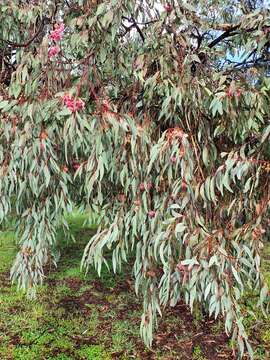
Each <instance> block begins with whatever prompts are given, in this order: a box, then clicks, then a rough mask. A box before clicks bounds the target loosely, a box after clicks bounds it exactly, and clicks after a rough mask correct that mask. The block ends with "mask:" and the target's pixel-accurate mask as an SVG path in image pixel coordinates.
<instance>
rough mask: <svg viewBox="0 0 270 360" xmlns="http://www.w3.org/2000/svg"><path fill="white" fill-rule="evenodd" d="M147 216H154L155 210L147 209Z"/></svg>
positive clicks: (151, 217)
mask: <svg viewBox="0 0 270 360" xmlns="http://www.w3.org/2000/svg"><path fill="white" fill-rule="evenodd" d="M148 216H149V217H150V219H153V218H154V217H155V216H156V212H155V211H154V210H151V211H148Z"/></svg>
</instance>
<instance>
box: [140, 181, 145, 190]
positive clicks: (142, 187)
mask: <svg viewBox="0 0 270 360" xmlns="http://www.w3.org/2000/svg"><path fill="white" fill-rule="evenodd" d="M139 189H140V191H144V190H145V186H144V183H141V184H140V185H139Z"/></svg>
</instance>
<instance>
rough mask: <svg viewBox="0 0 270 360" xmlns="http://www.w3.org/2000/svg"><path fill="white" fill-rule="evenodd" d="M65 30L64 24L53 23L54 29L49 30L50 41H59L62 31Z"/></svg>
mask: <svg viewBox="0 0 270 360" xmlns="http://www.w3.org/2000/svg"><path fill="white" fill-rule="evenodd" d="M64 30H65V27H64V24H57V25H55V29H54V30H53V31H51V34H50V38H51V40H52V41H55V42H57V41H60V40H61V39H62V37H63V32H64Z"/></svg>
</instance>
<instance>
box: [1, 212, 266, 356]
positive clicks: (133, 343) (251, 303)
mask: <svg viewBox="0 0 270 360" xmlns="http://www.w3.org/2000/svg"><path fill="white" fill-rule="evenodd" d="M68 220H69V223H70V225H71V228H72V232H73V234H74V236H75V239H76V242H75V243H74V242H69V243H68V244H67V243H66V242H65V241H64V240H63V239H64V236H63V234H61V233H60V234H59V237H60V241H61V242H62V247H63V246H64V251H63V250H62V256H61V258H60V261H59V264H58V268H57V270H55V269H54V268H53V267H52V268H49V267H48V269H46V273H47V277H46V279H45V282H44V284H43V285H42V286H40V287H39V289H38V293H37V297H36V299H34V300H29V299H27V298H26V297H25V294H23V292H21V291H17V290H16V287H15V286H11V284H10V281H9V268H10V264H11V263H12V259H13V257H14V254H15V253H16V243H15V238H14V233H13V232H12V231H11V230H10V231H8V230H7V231H5V232H2V233H0V359H1V360H8V359H12V360H13V359H14V360H43V359H48V360H53V359H54V360H77V359H78V360H80V359H81V360H83V359H91V360H103V359H104V360H109V359H122V360H124V359H164V360H169V359H186V360H206V359H209V360H211V359H233V358H234V357H233V353H232V350H231V346H230V340H229V339H228V338H227V336H226V335H225V334H224V332H223V324H222V319H220V320H218V321H214V320H212V319H209V318H206V319H204V318H203V317H202V315H201V313H200V311H199V308H198V307H197V308H195V311H194V313H193V314H191V313H190V312H189V310H188V308H187V307H186V306H185V304H184V303H180V304H178V305H177V306H176V307H175V308H171V309H168V310H167V311H166V313H165V314H164V317H163V318H162V319H160V322H159V329H158V331H157V332H156V334H155V342H154V346H153V349H152V350H148V349H146V348H145V346H144V345H143V343H142V340H141V338H140V336H139V324H140V316H141V310H142V309H141V302H140V299H138V298H136V296H135V294H134V291H133V285H132V284H133V283H132V278H131V275H130V271H129V270H130V269H129V268H128V267H127V268H126V269H125V271H124V272H123V274H122V275H117V276H115V275H113V274H112V273H110V272H108V271H107V270H106V269H104V270H103V272H102V275H101V278H99V277H98V276H97V274H96V272H95V271H94V270H93V269H92V270H90V272H89V273H88V274H87V275H86V276H85V275H84V274H83V273H81V271H80V259H81V255H82V251H83V248H84V246H85V244H86V243H87V240H88V239H89V237H90V236H91V234H92V233H93V231H94V230H93V229H92V228H91V226H83V220H84V216H82V215H78V214H75V215H73V216H70V217H69V219H68ZM61 238H63V239H61ZM264 271H265V273H266V276H267V277H268V282H269V285H270V247H269V246H267V247H266V250H265V259H264ZM256 301H257V294H256V293H255V292H250V293H247V295H246V296H245V298H244V299H243V304H242V309H243V315H244V316H245V323H246V326H247V329H248V332H249V334H250V339H251V342H252V344H253V348H254V350H255V359H262V360H265V359H270V330H269V329H270V320H269V319H267V318H265V317H264V316H263V314H262V313H261V311H260V309H257V308H256V307H255V304H256ZM250 310H252V311H253V312H254V313H255V314H254V315H255V316H256V317H254V315H252V314H251V313H250Z"/></svg>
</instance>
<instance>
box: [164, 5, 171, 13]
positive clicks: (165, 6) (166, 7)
mask: <svg viewBox="0 0 270 360" xmlns="http://www.w3.org/2000/svg"><path fill="white" fill-rule="evenodd" d="M164 9H165V11H167V12H171V11H172V9H173V7H172V5H171V4H166V5H164Z"/></svg>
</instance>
